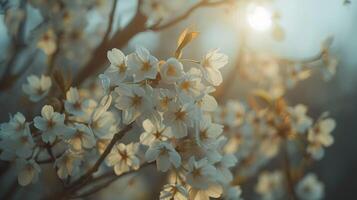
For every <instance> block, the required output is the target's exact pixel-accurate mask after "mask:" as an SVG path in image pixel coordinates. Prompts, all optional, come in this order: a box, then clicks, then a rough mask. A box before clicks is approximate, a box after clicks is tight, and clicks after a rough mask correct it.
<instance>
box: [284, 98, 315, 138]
mask: <svg viewBox="0 0 357 200" xmlns="http://www.w3.org/2000/svg"><path fill="white" fill-rule="evenodd" d="M306 111H307V107H306V106H305V105H302V104H299V105H296V106H295V107H293V108H289V112H290V114H291V117H292V125H293V128H294V129H295V130H296V131H297V132H298V133H305V132H306V131H307V129H309V128H310V127H311V125H312V119H311V118H310V117H309V116H307V115H306Z"/></svg>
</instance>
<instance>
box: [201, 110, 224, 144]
mask: <svg viewBox="0 0 357 200" xmlns="http://www.w3.org/2000/svg"><path fill="white" fill-rule="evenodd" d="M222 132H223V126H222V125H220V124H215V123H212V122H211V118H210V117H209V116H205V117H203V118H202V120H200V121H199V130H198V132H197V134H196V140H197V142H198V144H200V145H204V146H209V145H211V144H213V143H214V142H216V140H217V137H218V136H219V135H221V134H222Z"/></svg>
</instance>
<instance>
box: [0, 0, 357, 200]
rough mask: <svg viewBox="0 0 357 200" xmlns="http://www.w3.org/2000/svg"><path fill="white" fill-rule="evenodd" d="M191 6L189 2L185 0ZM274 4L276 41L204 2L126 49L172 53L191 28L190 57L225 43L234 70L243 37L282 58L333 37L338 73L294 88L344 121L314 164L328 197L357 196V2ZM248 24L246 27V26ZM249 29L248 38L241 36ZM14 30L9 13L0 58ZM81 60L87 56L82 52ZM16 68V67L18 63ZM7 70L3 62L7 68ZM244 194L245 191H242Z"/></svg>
mask: <svg viewBox="0 0 357 200" xmlns="http://www.w3.org/2000/svg"><path fill="white" fill-rule="evenodd" d="M183 6H187V7H189V4H187V5H183ZM135 7H136V1H128V0H119V3H118V12H117V13H116V17H115V20H114V29H118V28H120V27H123V26H125V25H126V24H127V23H128V21H130V19H131V17H132V16H133V15H134V11H135ZM28 9H30V11H31V13H32V15H33V16H34V17H33V20H34V21H30V22H29V26H28V28H30V27H34V26H36V24H38V23H39V17H36V16H38V15H39V13H38V12H37V11H36V10H35V9H33V8H28ZM267 9H268V10H269V11H271V12H275V13H278V14H279V16H280V18H279V23H280V26H281V27H282V29H283V32H284V39H283V40H281V41H277V40H275V39H274V38H273V37H272V34H271V31H270V30H269V29H266V30H255V29H254V28H252V27H250V26H249V24H248V23H246V24H245V25H242V24H241V22H242V21H245V22H246V21H247V19H246V18H245V17H246V14H245V13H242V12H245V11H237V10H235V9H232V8H226V7H222V8H220V9H217V8H202V9H199V10H197V11H195V12H194V13H193V14H192V15H191V16H190V17H189V18H188V19H186V20H184V21H183V22H181V23H179V24H178V25H175V26H173V27H170V28H169V29H165V30H164V31H160V32H144V33H140V34H138V35H137V36H135V37H134V38H133V39H132V40H130V42H129V44H128V45H127V46H126V47H125V48H124V51H125V52H126V53H128V52H131V51H133V49H134V48H135V47H136V46H144V47H147V48H148V49H149V50H150V51H151V52H153V54H154V55H156V56H157V57H159V58H161V59H164V58H166V57H168V56H172V55H173V50H174V49H175V48H176V39H177V38H178V36H179V34H180V33H181V32H182V31H183V30H184V29H185V28H186V27H190V28H191V29H193V30H196V31H198V32H200V36H199V37H198V39H197V40H195V41H194V42H193V43H192V44H190V48H188V49H187V51H185V55H186V56H187V57H192V58H200V57H202V56H203V55H204V54H205V53H206V52H207V51H209V50H212V49H214V48H219V49H220V50H221V51H222V52H224V53H226V54H227V55H228V56H229V65H228V66H227V67H225V68H224V69H223V74H224V75H227V74H228V73H229V72H231V70H232V68H233V67H234V66H235V64H236V63H235V62H236V59H237V57H238V55H239V49H240V44H241V43H242V42H243V41H242V38H244V40H245V41H244V43H245V44H246V45H247V47H249V48H250V49H253V50H254V51H259V52H268V53H271V54H274V55H278V56H279V57H282V58H289V59H297V60H299V59H305V58H310V57H313V56H315V55H316V54H318V52H319V50H320V48H321V43H322V41H324V40H325V39H326V38H328V37H333V43H332V46H331V52H332V54H334V55H335V56H337V58H338V60H339V65H338V67H337V73H336V76H334V77H333V78H332V79H331V80H330V81H328V82H325V81H323V80H322V78H321V76H319V75H316V74H315V75H313V76H312V77H310V78H308V79H307V80H305V81H302V82H300V83H298V85H297V86H296V87H295V88H293V89H292V90H290V91H289V92H288V100H289V102H290V104H292V105H295V104H298V103H303V104H306V105H307V106H308V107H309V112H310V113H309V114H310V115H311V116H313V117H315V118H316V117H318V115H319V114H320V113H322V112H324V111H329V113H330V115H331V117H333V118H335V119H336V122H337V128H336V129H335V131H334V132H333V135H334V138H335V144H334V145H332V146H331V147H329V148H327V150H326V154H325V157H324V158H323V159H322V160H321V161H320V162H316V164H314V167H313V170H314V171H315V172H316V173H317V174H318V175H319V177H320V178H321V180H322V181H323V182H324V183H325V187H326V197H327V198H326V199H355V198H356V196H357V194H356V189H357V173H356V171H355V170H356V169H357V156H356V152H357V145H355V143H356V141H357V135H356V133H355V130H357V123H356V122H355V120H356V119H357V101H356V99H357V87H356V85H357V37H356V36H357V2H355V1H353V0H352V1H351V3H349V4H345V3H344V1H343V0H315V1H311V0H289V1H286V0H276V1H273V2H271V3H269V6H267ZM88 19H89V20H88V21H89V22H88V23H89V26H88V27H89V28H88V31H91V27H96V26H98V24H99V25H101V24H102V23H103V21H104V20H106V19H105V17H101V16H98V15H95V14H89V16H88ZM238 24H240V25H238ZM243 29H244V30H243ZM243 32H245V37H241V36H242V33H243ZM8 45H9V37H8V35H7V30H6V26H5V24H4V15H0V60H2V59H3V58H4V56H5V53H4V52H5V51H6V50H7V49H8ZM79 59H81V58H79ZM43 60H44V55H40V56H39V57H38V58H37V59H36V65H37V66H36V65H34V67H33V68H31V69H30V70H28V71H27V72H26V74H36V73H37V72H38V71H39V70H40V69H41V68H42V67H43V65H44V61H43ZM15 67H16V66H15ZM0 70H3V69H0ZM24 77H26V76H23V78H21V79H20V80H19V81H18V82H17V84H16V85H15V86H14V87H13V88H12V89H11V90H8V91H5V92H1V93H0V105H1V109H0V110H1V114H0V120H1V122H4V121H7V120H8V117H9V114H10V113H15V112H16V111H21V110H22V109H23V108H22V107H21V103H20V102H21V101H20V99H21V97H22V96H23V94H22V93H21V92H20V91H21V85H22V84H23V83H24V82H25V79H24ZM243 82H244V80H241V79H240V77H239V76H238V75H237V78H236V81H235V82H234V87H232V88H231V91H226V93H228V94H229V95H228V96H229V98H234V99H241V100H244V92H242V91H244V89H242V85H244V84H245V83H243ZM243 193H244V192H243Z"/></svg>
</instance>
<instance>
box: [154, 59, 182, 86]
mask: <svg viewBox="0 0 357 200" xmlns="http://www.w3.org/2000/svg"><path fill="white" fill-rule="evenodd" d="M184 73H185V72H184V71H183V65H182V63H181V62H180V61H178V60H177V59H176V58H169V59H168V60H167V61H166V62H165V63H164V64H163V65H162V66H161V67H160V75H161V78H162V80H163V81H164V82H166V83H174V82H177V81H179V80H180V79H181V78H182V76H183V75H184Z"/></svg>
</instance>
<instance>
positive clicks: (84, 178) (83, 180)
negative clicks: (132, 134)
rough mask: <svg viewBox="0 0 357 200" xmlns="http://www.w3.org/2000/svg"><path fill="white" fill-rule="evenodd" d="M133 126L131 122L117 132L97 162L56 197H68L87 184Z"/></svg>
mask: <svg viewBox="0 0 357 200" xmlns="http://www.w3.org/2000/svg"><path fill="white" fill-rule="evenodd" d="M131 128H132V124H129V125H127V126H126V127H124V129H122V130H121V131H119V132H118V133H116V134H115V135H114V136H113V138H112V140H111V141H110V143H109V144H108V146H107V147H106V149H105V150H104V152H103V154H102V155H101V156H100V157H99V159H98V160H97V161H96V162H95V164H94V165H93V166H92V167H91V168H90V169H89V170H88V171H87V172H86V173H85V174H84V175H83V176H81V177H80V178H79V179H77V180H76V181H74V182H73V183H72V184H70V185H69V186H68V187H67V188H68V190H67V191H63V192H61V194H60V195H59V196H58V197H56V198H58V199H61V198H67V197H68V196H70V195H71V194H72V193H73V192H75V191H77V189H78V188H80V187H82V186H83V185H85V184H86V183H87V182H88V181H89V180H90V179H91V178H92V175H93V173H95V172H96V171H98V169H99V166H100V165H101V164H102V162H103V161H104V159H105V158H106V157H107V156H108V154H109V153H110V151H111V150H112V148H113V147H114V145H115V144H116V143H117V142H118V141H119V140H120V139H121V138H122V137H123V136H124V135H125V133H127V132H128V131H129V130H131Z"/></svg>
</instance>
